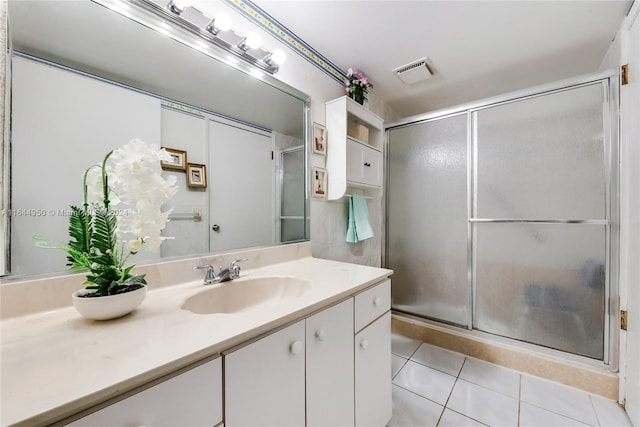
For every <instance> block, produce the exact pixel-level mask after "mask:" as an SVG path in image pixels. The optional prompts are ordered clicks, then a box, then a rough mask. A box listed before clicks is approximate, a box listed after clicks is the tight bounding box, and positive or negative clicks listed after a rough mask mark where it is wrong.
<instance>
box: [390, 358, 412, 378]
mask: <svg viewBox="0 0 640 427" xmlns="http://www.w3.org/2000/svg"><path fill="white" fill-rule="evenodd" d="M395 356H397V357H400V356H398V355H397V354H396V355H395ZM403 359H404V357H403ZM408 361H409V359H404V363H403V364H402V366H400V369H398V372H396V373H395V375H392V376H391V383H393V380H395V379H396V377H397V376H398V374H399V373H400V371H402V368H404V367H405V366H407V362H408Z"/></svg>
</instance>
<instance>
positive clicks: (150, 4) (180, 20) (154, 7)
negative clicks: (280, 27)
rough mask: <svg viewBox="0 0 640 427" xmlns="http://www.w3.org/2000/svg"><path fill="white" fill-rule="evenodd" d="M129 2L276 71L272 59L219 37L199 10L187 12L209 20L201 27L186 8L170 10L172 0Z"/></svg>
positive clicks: (259, 66)
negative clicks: (175, 10)
mask: <svg viewBox="0 0 640 427" xmlns="http://www.w3.org/2000/svg"><path fill="white" fill-rule="evenodd" d="M128 2H129V3H131V4H134V5H136V6H138V7H141V8H143V9H145V10H146V11H148V12H152V13H154V14H155V15H157V16H159V17H161V18H162V19H164V20H165V21H167V22H168V23H171V24H173V25H176V26H178V27H180V28H182V29H184V30H186V31H188V32H190V33H192V34H195V35H198V36H200V37H201V38H203V39H204V40H206V41H207V42H209V43H212V44H213V45H215V46H217V47H219V48H222V49H224V50H226V51H227V52H229V53H231V54H233V55H234V56H237V57H238V58H240V59H242V60H244V61H246V62H248V63H250V64H251V65H253V66H255V67H257V68H259V69H261V70H263V71H266V72H268V73H269V74H275V73H277V72H278V69H279V66H278V64H276V63H275V62H274V61H269V62H270V63H268V62H266V61H264V60H263V59H262V57H260V58H257V57H255V56H253V55H252V54H251V53H250V49H246V50H244V49H242V48H240V47H239V46H238V45H239V44H240V43H238V44H232V43H229V42H227V41H226V40H224V39H223V38H221V37H220V34H219V33H220V31H218V30H216V32H215V33H214V32H213V31H211V30H210V29H209V28H208V27H214V25H213V24H214V23H213V22H211V19H209V18H206V17H204V15H202V13H201V12H199V11H197V10H196V9H194V8H190V9H189V12H191V11H193V12H196V13H198V14H199V16H200V17H202V19H203V20H206V21H207V22H209V25H204V26H203V27H201V26H200V25H197V24H195V23H193V22H192V20H191V19H188V17H189V16H190V15H191V16H192V15H193V14H192V13H186V12H187V10H186V9H185V10H183V11H182V12H181V13H180V14H177V13H176V12H174V11H172V10H171V9H170V4H171V3H172V1H167V0H128ZM269 54H270V53H269V52H267V55H266V56H269Z"/></svg>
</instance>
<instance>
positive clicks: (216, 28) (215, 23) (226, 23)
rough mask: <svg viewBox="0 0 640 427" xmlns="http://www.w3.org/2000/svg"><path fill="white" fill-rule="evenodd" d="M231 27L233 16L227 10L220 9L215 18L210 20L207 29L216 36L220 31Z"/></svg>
mask: <svg viewBox="0 0 640 427" xmlns="http://www.w3.org/2000/svg"><path fill="white" fill-rule="evenodd" d="M230 28H231V18H230V17H229V15H227V13H226V12H224V11H222V10H221V11H220V12H218V13H216V16H215V18H213V19H212V20H211V22H209V25H207V28H206V30H207V31H209V32H210V33H211V34H213V35H214V36H217V35H218V33H219V32H220V31H227V30H229V29H230Z"/></svg>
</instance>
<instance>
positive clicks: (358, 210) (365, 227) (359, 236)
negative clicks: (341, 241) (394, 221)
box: [347, 194, 373, 243]
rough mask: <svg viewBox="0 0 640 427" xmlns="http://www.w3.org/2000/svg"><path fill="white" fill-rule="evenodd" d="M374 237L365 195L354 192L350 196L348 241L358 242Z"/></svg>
mask: <svg viewBox="0 0 640 427" xmlns="http://www.w3.org/2000/svg"><path fill="white" fill-rule="evenodd" d="M372 237H373V230H372V229H371V224H369V209H368V208H367V201H366V200H365V199H364V196H361V195H359V194H354V195H353V196H351V197H349V223H348V225H347V242H349V243H357V242H359V241H361V240H366V239H370V238H372Z"/></svg>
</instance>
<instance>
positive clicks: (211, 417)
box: [65, 357, 222, 427]
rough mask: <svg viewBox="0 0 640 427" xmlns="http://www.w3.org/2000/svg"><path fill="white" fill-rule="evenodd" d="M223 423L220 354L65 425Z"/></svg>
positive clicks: (77, 426)
mask: <svg viewBox="0 0 640 427" xmlns="http://www.w3.org/2000/svg"><path fill="white" fill-rule="evenodd" d="M220 423H222V358H221V357H217V358H215V359H214V360H211V361H209V362H206V363H203V364H201V365H199V366H197V367H195V368H193V369H190V370H188V371H186V372H184V373H181V374H178V375H176V376H174V377H172V378H169V379H167V380H165V381H162V382H160V383H159V384H156V385H154V386H151V387H149V388H146V389H144V390H142V391H140V392H138V393H136V394H133V395H131V396H129V397H126V398H124V399H122V400H120V401H118V402H115V403H113V404H111V405H109V406H107V407H105V408H102V409H99V410H97V411H96V412H93V413H91V414H89V415H87V416H85V417H83V418H80V419H77V420H76V421H73V422H71V423H69V424H65V425H68V426H73V427H81V426H82V427H85V426H95V427H104V426H147V427H152V426H194V427H195V426H198V427H199V426H202V427H205V426H207V427H211V426H216V425H218V424H220Z"/></svg>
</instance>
